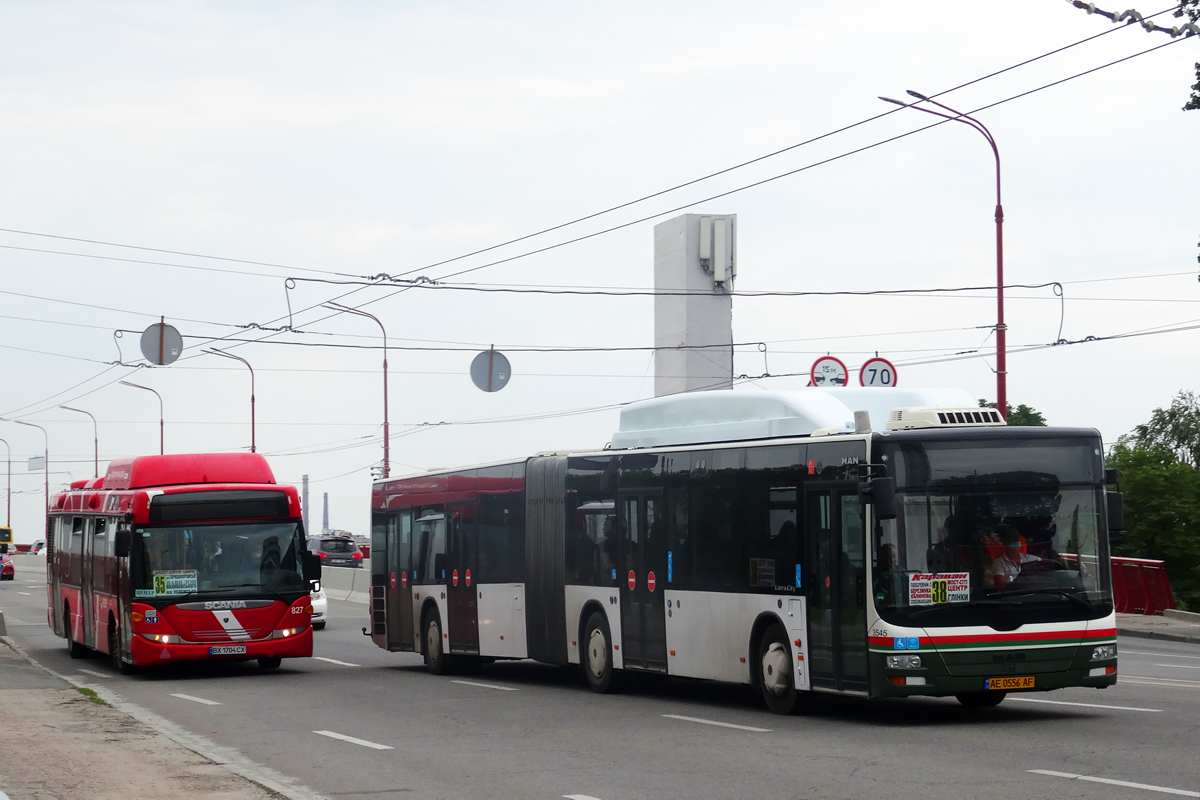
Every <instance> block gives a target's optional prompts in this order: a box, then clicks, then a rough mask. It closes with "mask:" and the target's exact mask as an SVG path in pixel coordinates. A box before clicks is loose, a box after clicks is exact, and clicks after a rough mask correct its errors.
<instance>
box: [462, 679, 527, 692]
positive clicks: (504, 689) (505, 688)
mask: <svg viewBox="0 0 1200 800" xmlns="http://www.w3.org/2000/svg"><path fill="white" fill-rule="evenodd" d="M450 682H451V683H461V684H462V685H463V686H478V687H480V688H482V689H499V690H500V691H502V692H519V691H520V689H518V688H517V687H516V686H497V685H496V684H494V683H476V682H475V681H450Z"/></svg>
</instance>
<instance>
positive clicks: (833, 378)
mask: <svg viewBox="0 0 1200 800" xmlns="http://www.w3.org/2000/svg"><path fill="white" fill-rule="evenodd" d="M849 374H850V373H849V371H848V370H847V369H846V365H845V364H843V363H842V362H841V360H840V359H837V358H834V357H833V356H822V357H821V358H818V359H817V360H816V361H814V362H813V365H812V372H811V373H809V385H810V386H845V385H846V376H847V375H849Z"/></svg>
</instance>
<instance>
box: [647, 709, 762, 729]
mask: <svg viewBox="0 0 1200 800" xmlns="http://www.w3.org/2000/svg"><path fill="white" fill-rule="evenodd" d="M663 716H664V717H666V718H667V719H681V720H683V721H684V722H699V723H700V724H701V725H716V726H718V727H721V728H736V729H737V730H739V731H753V732H755V733H770V732H771V728H752V727H750V726H749V725H734V724H733V723H732V722H717V721H716V720H715V719H701V718H700V717H685V716H682V715H680V714H663Z"/></svg>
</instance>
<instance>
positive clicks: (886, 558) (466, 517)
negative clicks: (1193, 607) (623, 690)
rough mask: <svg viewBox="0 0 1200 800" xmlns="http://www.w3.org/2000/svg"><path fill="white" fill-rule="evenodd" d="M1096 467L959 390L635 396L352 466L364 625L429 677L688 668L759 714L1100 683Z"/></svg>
mask: <svg viewBox="0 0 1200 800" xmlns="http://www.w3.org/2000/svg"><path fill="white" fill-rule="evenodd" d="M856 411H857V412H859V413H858V414H856V413H855V412H856ZM871 422H874V423H875V425H876V426H877V427H876V429H874V430H872V429H871ZM1116 479H1117V476H1116V475H1115V473H1114V472H1113V471H1110V472H1108V473H1106V471H1105V469H1104V466H1103V459H1102V444H1101V440H1100V435H1099V433H1098V432H1096V431H1095V430H1091V429H1079V428H1019V427H1008V426H1006V425H1005V424H1004V421H1003V420H1002V419H1001V418H1000V417H999V415H997V414H996V413H995V412H993V411H991V410H989V409H980V408H975V407H973V405H972V404H971V402H970V398H969V397H968V396H967V395H966V394H965V393H963V392H960V391H957V390H934V389H926V390H902V389H858V388H842V389H834V390H822V389H807V390H801V391H794V392H755V393H744V392H740V391H721V392H697V393H693V394H687V395H681V396H674V397H665V398H658V399H655V400H648V401H644V402H639V403H635V404H632V405H630V406H628V407H626V408H625V409H624V411H623V412H622V415H621V423H620V430H619V431H618V432H617V433H616V434H614V436H613V440H612V442H611V443H610V446H609V447H608V448H606V449H603V450H596V451H594V452H578V453H574V452H573V453H565V454H551V455H539V456H535V457H532V458H527V459H522V460H519V461H512V462H506V463H501V464H492V465H487V466H479V467H471V468H467V469H461V470H451V471H439V472H437V473H429V474H426V475H420V476H416V477H409V478H399V479H392V480H383V481H378V482H376V483H375V484H374V490H373V493H372V500H371V505H372V547H371V556H372V558H371V567H372V590H371V591H372V600H371V627H370V629H364V632H365V633H369V634H370V635H371V636H372V637H373V639H374V641H375V642H376V644H378V645H379V646H380V647H382V648H385V649H387V650H407V651H413V650H416V651H417V652H420V653H423V654H424V656H425V660H426V663H427V665H428V667H429V669H430V670H431V671H432V672H434V673H441V672H443V671H445V670H447V669H451V668H453V667H454V666H456V665H459V666H467V665H469V664H470V662H472V661H478V660H494V659H499V658H532V659H536V660H538V661H543V662H548V663H553V664H580V665H581V667H582V669H583V672H584V674H585V675H586V677H587V680H588V683H589V684H590V685H591V687H592V688H593V689H594V690H596V691H598V692H606V691H609V690H611V689H612V687H613V685H614V679H615V678H617V677H618V676H619V674H620V673H621V672H622V671H634V670H636V671H643V672H657V673H664V674H669V675H680V676H686V677H693V678H709V679H714V680H722V681H733V682H740V683H749V684H752V685H754V686H756V687H757V688H758V689H759V691H760V692H761V694H762V697H763V700H764V702H765V703H766V705H767V706H768V707H769V708H770V709H771V710H772V711H775V712H777V713H788V712H791V711H793V710H794V709H796V708H798V707H799V706H801V705H802V704H803V701H804V700H805V699H806V698H809V697H811V694H809V693H812V692H831V693H842V694H851V695H859V696H869V697H904V696H911V695H927V696H928V695H932V696H951V695H952V696H955V697H957V698H958V699H959V700H960V701H961V702H963V703H964V704H966V705H970V706H991V705H995V704H997V703H999V702H1000V701H1001V700H1002V699H1003V698H1004V697H1005V695H1006V694H1007V693H1009V692H1013V691H1034V692H1037V691H1046V690H1049V689H1056V688H1061V687H1065V686H1093V687H1097V688H1102V687H1105V686H1109V685H1112V684H1113V683H1115V682H1116V665H1117V659H1116V625H1115V616H1114V613H1113V604H1112V590H1111V578H1110V574H1109V552H1108V545H1109V530H1110V528H1111V529H1112V530H1114V531H1117V530H1119V529H1120V527H1121V523H1120V496H1119V495H1118V494H1116V493H1114V492H1106V486H1107V484H1109V483H1113V482H1115V481H1116Z"/></svg>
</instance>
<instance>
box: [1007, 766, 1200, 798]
mask: <svg viewBox="0 0 1200 800" xmlns="http://www.w3.org/2000/svg"><path fill="white" fill-rule="evenodd" d="M1029 772H1032V773H1034V774H1035V775H1049V776H1050V777H1052V778H1067V779H1068V780H1073V781H1091V782H1092V783H1107V784H1110V785H1112V786H1124V787H1126V788H1129V789H1145V790H1146V791H1148V792H1162V793H1163V794H1177V795H1180V796H1182V797H1200V792H1191V791H1188V790H1187V789H1172V788H1171V787H1169V786H1154V785H1153V784H1149V783H1134V782H1132V781H1118V780H1115V779H1113V778H1095V777H1092V776H1091V775H1076V774H1074V773H1071V772H1055V771H1054V770H1052V769H1031V770H1029Z"/></svg>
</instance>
